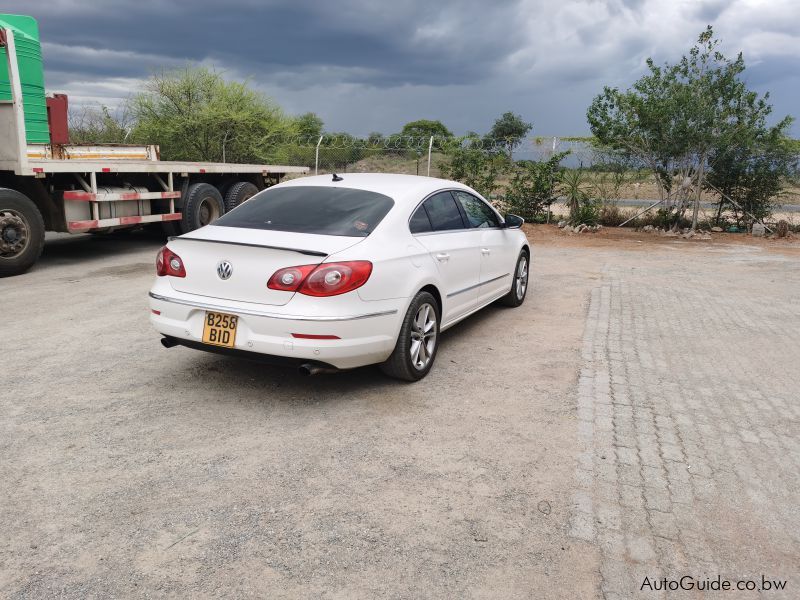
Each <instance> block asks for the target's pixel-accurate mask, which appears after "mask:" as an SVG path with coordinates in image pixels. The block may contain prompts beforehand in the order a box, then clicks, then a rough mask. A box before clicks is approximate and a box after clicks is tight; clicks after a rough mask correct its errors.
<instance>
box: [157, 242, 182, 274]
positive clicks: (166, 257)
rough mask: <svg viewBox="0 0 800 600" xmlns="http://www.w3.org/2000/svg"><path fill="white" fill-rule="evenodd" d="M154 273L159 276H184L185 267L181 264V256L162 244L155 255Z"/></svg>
mask: <svg viewBox="0 0 800 600" xmlns="http://www.w3.org/2000/svg"><path fill="white" fill-rule="evenodd" d="M156 275H158V276H159V277H163V276H164V275H171V276H172V277H186V269H185V268H184V266H183V261H182V260H181V257H180V256H178V255H177V254H175V253H174V252H173V251H172V250H170V249H169V248H167V247H166V246H164V247H163V248H162V249H161V250H159V251H158V256H156Z"/></svg>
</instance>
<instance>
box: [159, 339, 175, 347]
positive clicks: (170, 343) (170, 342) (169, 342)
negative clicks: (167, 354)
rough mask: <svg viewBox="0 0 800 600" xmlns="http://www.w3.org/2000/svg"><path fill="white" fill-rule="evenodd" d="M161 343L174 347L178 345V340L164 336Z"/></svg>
mask: <svg viewBox="0 0 800 600" xmlns="http://www.w3.org/2000/svg"><path fill="white" fill-rule="evenodd" d="M161 345H162V346H164V348H174V347H175V346H177V345H178V342H176V341H175V340H174V339H172V338H169V337H162V338H161Z"/></svg>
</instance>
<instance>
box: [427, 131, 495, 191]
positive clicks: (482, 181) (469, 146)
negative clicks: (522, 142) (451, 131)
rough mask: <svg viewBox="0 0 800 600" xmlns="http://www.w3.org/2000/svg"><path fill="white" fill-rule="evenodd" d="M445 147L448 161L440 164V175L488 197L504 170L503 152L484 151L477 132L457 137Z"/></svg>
mask: <svg viewBox="0 0 800 600" xmlns="http://www.w3.org/2000/svg"><path fill="white" fill-rule="evenodd" d="M457 140H458V141H459V142H460V143H455V142H454V143H452V144H450V145H449V146H448V161H447V162H445V163H444V164H442V165H441V166H440V169H441V172H442V175H443V176H444V177H448V178H450V179H455V180H456V181H460V182H462V183H464V184H466V185H468V186H470V187H471V188H473V189H475V190H477V191H478V192H479V193H480V194H482V195H483V196H485V197H486V198H489V197H490V196H491V195H492V194H494V193H495V191H496V190H497V189H498V186H499V184H498V181H497V180H498V178H499V177H500V175H502V174H503V173H505V172H506V171H507V170H508V164H509V163H508V159H507V158H506V157H505V156H504V155H497V154H494V153H492V152H487V151H486V150H485V149H484V148H483V144H482V143H481V140H480V137H478V135H477V134H474V133H473V134H471V135H467V136H465V137H463V138H457Z"/></svg>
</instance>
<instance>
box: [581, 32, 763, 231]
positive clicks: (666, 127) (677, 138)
mask: <svg viewBox="0 0 800 600" xmlns="http://www.w3.org/2000/svg"><path fill="white" fill-rule="evenodd" d="M718 44H719V41H718V40H717V39H716V38H715V37H714V32H713V29H712V28H711V27H710V26H709V27H708V28H707V29H706V30H705V31H703V32H702V33H701V34H700V36H699V37H698V41H697V44H696V45H695V46H693V47H692V48H691V49H690V51H689V54H688V55H686V56H684V57H683V58H682V59H681V60H680V61H679V62H677V63H676V64H664V65H663V66H657V65H656V64H655V62H654V61H653V60H652V59H648V60H647V68H648V72H647V73H646V74H645V75H644V76H643V77H641V78H640V79H639V80H638V81H636V82H635V83H634V84H633V86H632V87H631V88H630V89H628V90H626V91H620V90H618V89H616V88H609V87H606V88H604V90H603V93H602V94H600V95H598V96H597V97H596V98H595V99H594V101H593V102H592V104H591V106H590V107H589V110H588V112H587V118H588V120H589V125H590V127H591V130H592V133H593V134H594V136H595V137H596V138H597V140H598V141H599V143H600V144H602V145H604V146H607V147H609V148H611V149H612V150H619V151H622V152H624V153H626V154H628V155H629V156H631V157H633V158H635V159H637V160H638V161H640V163H641V164H643V165H645V166H646V167H647V168H648V169H650V170H651V171H652V172H653V174H654V175H655V178H656V181H657V183H658V186H659V192H660V194H661V199H662V201H664V202H665V203H666V206H665V209H666V211H667V213H668V214H670V215H671V217H672V221H673V227H677V225H678V223H679V222H680V220H681V219H682V217H683V216H684V214H685V211H686V210H687V208H688V207H689V206H690V204H692V203H693V205H694V210H693V214H692V228H693V229H694V228H696V227H697V219H698V212H699V207H700V194H701V191H702V189H703V188H704V186H705V181H706V177H707V176H708V174H709V172H711V171H713V169H714V168H715V162H714V160H712V158H716V162H719V160H720V159H721V157H722V155H723V154H724V153H726V152H733V151H741V150H743V149H744V148H747V147H751V148H755V145H753V144H751V143H750V142H749V140H752V139H757V138H763V136H764V135H765V133H766V131H765V130H766V126H765V118H766V116H767V115H769V114H770V112H771V110H772V107H771V106H770V105H769V104H768V103H767V99H768V97H769V96H768V95H765V96H764V97H759V95H758V94H757V93H756V92H752V91H750V90H748V89H747V86H746V84H745V82H744V81H743V79H742V73H743V72H744V70H745V64H744V59H743V58H742V55H741V53H740V54H739V55H738V56H737V58H736V59H735V60H730V59H727V58H725V56H723V55H722V53H721V52H720V51H719V50H718V49H717V46H718ZM717 168H719V167H717Z"/></svg>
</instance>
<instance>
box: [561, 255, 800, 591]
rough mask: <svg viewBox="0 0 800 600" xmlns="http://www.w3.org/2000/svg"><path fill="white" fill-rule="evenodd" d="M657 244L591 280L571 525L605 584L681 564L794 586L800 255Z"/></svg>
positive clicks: (799, 469)
mask: <svg viewBox="0 0 800 600" xmlns="http://www.w3.org/2000/svg"><path fill="white" fill-rule="evenodd" d="M666 254H667V255H666V256H664V255H661V256H659V255H656V256H654V257H652V258H650V259H649V260H646V261H641V260H631V258H630V257H625V258H624V259H621V260H608V259H606V260H605V261H604V267H603V275H602V279H601V280H600V282H599V285H598V286H597V287H596V288H595V289H593V290H592V294H591V301H590V304H589V311H588V319H587V323H586V331H585V334H584V340H583V351H582V356H581V359H582V366H581V371H580V377H579V380H578V389H577V409H578V419H579V422H578V425H579V428H578V435H579V444H580V446H579V447H580V449H581V451H580V453H579V467H578V469H577V480H578V485H579V489H578V491H577V492H576V493H575V515H574V517H573V526H572V534H573V535H574V536H576V537H579V538H582V539H585V540H587V541H589V542H591V543H593V544H595V545H596V546H597V547H599V548H600V552H601V576H602V579H601V589H602V591H603V592H604V596H605V598H606V599H611V598H629V597H631V595H632V594H633V591H634V590H637V589H639V588H640V587H641V585H642V583H643V582H644V578H645V577H649V578H650V579H651V580H653V579H658V578H662V577H668V578H674V579H679V578H680V576H682V575H691V576H694V577H696V578H698V579H701V578H704V577H711V578H714V577H716V576H717V575H721V576H722V578H723V579H729V580H730V581H732V582H735V581H737V580H744V579H752V580H755V581H757V582H758V583H759V584H760V583H761V577H762V575H765V576H766V577H767V578H776V579H778V578H783V579H786V578H791V579H792V581H790V583H789V586H790V589H789V591H787V592H786V593H785V594H779V593H774V592H773V593H769V594H767V593H766V592H765V595H764V596H763V597H768V598H772V597H785V598H797V597H798V590H797V586H798V585H800V579H799V578H798V574H800V573H799V571H800V503H799V502H798V500H800V495H799V494H800V436H798V434H800V391H798V385H797V372H798V371H797V368H798V362H799V361H800V336H798V332H800V263H799V262H798V258H800V257H798V255H797V254H794V255H793V256H783V255H780V254H769V253H765V252H764V251H763V250H762V249H761V248H754V247H748V246H730V247H716V248H714V247H712V248H709V249H708V251H707V252H706V253H705V256H703V257H702V259H701V258H700V257H695V259H694V260H692V261H691V267H689V264H688V263H687V261H686V260H685V257H682V259H680V258H679V259H678V260H669V259H670V258H678V257H680V254H678V255H677V256H676V254H675V253H674V252H673V253H672V254H670V253H669V252H668V253H666ZM648 589H649V588H648ZM754 595H755V594H751V595H746V594H745V596H744V597H753V596H754ZM653 596H656V595H655V594H654V595H653Z"/></svg>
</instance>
